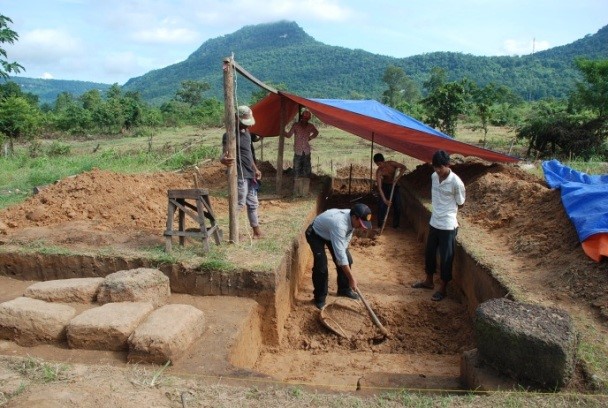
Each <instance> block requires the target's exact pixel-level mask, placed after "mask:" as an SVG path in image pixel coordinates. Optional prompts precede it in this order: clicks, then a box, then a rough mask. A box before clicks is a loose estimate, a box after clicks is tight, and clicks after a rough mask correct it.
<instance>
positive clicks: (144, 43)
mask: <svg viewBox="0 0 608 408" xmlns="http://www.w3.org/2000/svg"><path fill="white" fill-rule="evenodd" d="M0 14H2V15H4V16H7V17H9V18H10V19H11V20H13V24H11V25H9V27H10V28H11V29H12V30H14V31H16V32H17V33H18V34H19V40H18V41H17V42H16V43H15V44H12V45H11V44H6V43H5V44H3V46H4V49H5V50H6V51H7V53H8V60H9V61H10V62H12V61H17V62H18V63H20V64H21V65H23V66H24V67H25V69H26V71H25V72H22V73H21V74H20V76H25V77H30V78H54V79H72V80H82V81H93V82H102V83H108V84H112V83H118V84H121V85H122V84H124V83H125V82H126V81H127V80H128V79H129V78H132V77H136V76H140V75H143V74H145V73H146V72H148V71H151V70H153V69H158V68H163V67H166V66H168V65H171V64H174V63H177V62H180V61H183V60H185V59H186V58H187V57H188V56H189V55H190V54H191V53H192V52H194V51H195V50H196V49H197V48H198V47H199V46H200V45H201V44H202V43H203V42H205V41H206V40H208V39H210V38H215V37H218V36H222V35H226V34H230V33H233V32H234V31H236V30H238V29H239V28H241V27H243V26H245V25H252V24H259V23H268V22H274V21H279V20H288V21H295V22H296V23H297V24H298V25H299V26H300V27H302V28H303V29H304V31H306V32H307V33H308V34H309V35H311V36H312V37H314V38H315V39H316V40H318V41H321V42H323V43H325V44H328V45H336V46H341V47H346V48H352V49H354V48H357V49H363V50H365V51H369V52H372V53H375V54H383V55H389V56H393V57H398V58H401V57H408V56H412V55H418V54H423V53H428V52H434V51H454V52H462V53H466V54H472V55H485V56H497V55H525V54H530V53H532V51H533V50H534V51H542V50H544V49H547V48H552V47H556V46H560V45H565V44H569V43H571V42H573V41H576V40H578V39H580V38H583V37H584V36H585V35H587V34H595V33H596V32H597V31H598V30H599V29H600V28H602V27H603V26H605V25H607V24H608V1H607V0H568V1H566V0H298V1H295V0H262V1H260V0H0ZM228 54H229V53H228ZM227 56H228V55H227ZM235 57H236V60H237V61H238V55H236V56H235ZM253 74H255V73H253Z"/></svg>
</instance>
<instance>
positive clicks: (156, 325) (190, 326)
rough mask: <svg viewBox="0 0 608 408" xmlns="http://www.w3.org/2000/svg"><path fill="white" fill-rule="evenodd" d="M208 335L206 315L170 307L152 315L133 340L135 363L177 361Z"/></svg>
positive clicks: (131, 354)
mask: <svg viewBox="0 0 608 408" xmlns="http://www.w3.org/2000/svg"><path fill="white" fill-rule="evenodd" d="M204 331H205V315H204V313H203V312H202V311H200V310H199V309H197V308H195V307H194V306H190V305H179V304H178V305H166V306H163V307H161V308H159V309H157V310H155V311H154V312H152V313H150V315H149V316H148V317H147V319H146V320H145V321H144V322H142V323H141V324H140V325H139V327H137V328H136V329H135V331H134V332H133V334H132V335H131V336H130V337H129V354H128V356H127V359H128V360H129V362H134V363H151V364H165V363H166V362H167V361H172V362H174V361H176V360H177V359H178V358H179V357H180V356H181V355H182V354H183V353H184V352H185V351H186V350H187V349H188V348H189V347H190V345H191V344H192V343H194V342H195V341H196V340H197V339H198V338H199V337H200V336H201V335H202V333H203V332H204Z"/></svg>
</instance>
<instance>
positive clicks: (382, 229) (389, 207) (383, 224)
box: [378, 169, 403, 235]
mask: <svg viewBox="0 0 608 408" xmlns="http://www.w3.org/2000/svg"><path fill="white" fill-rule="evenodd" d="M398 173H399V169H396V170H395V177H394V178H393V186H392V187H391V196H390V198H389V199H388V207H387V209H386V214H385V215H384V220H383V221H382V228H380V232H379V233H378V235H382V231H384V227H385V226H386V220H387V219H388V213H389V212H390V211H391V207H392V206H393V193H394V192H395V185H396V184H397V181H399V179H400V178H401V176H403V173H402V174H398Z"/></svg>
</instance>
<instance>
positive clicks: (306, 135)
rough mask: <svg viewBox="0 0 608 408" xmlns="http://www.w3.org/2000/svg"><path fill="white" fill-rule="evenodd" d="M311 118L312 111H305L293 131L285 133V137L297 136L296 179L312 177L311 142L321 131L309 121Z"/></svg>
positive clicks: (294, 164) (295, 154) (295, 138)
mask: <svg viewBox="0 0 608 408" xmlns="http://www.w3.org/2000/svg"><path fill="white" fill-rule="evenodd" d="M310 118H311V114H310V111H308V110H303V111H302V113H301V114H300V120H299V121H297V122H295V123H294V124H293V125H292V126H291V129H289V131H288V132H287V133H285V137H288V138H289V137H291V136H293V135H295V137H294V141H293V170H294V177H296V178H298V177H310V174H311V173H312V165H311V160H310V151H311V149H310V141H311V140H312V139H314V138H315V137H317V136H318V135H319V131H318V130H317V128H316V127H315V125H313V124H312V123H309V122H308V121H309V120H310Z"/></svg>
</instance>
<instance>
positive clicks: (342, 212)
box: [306, 203, 372, 309]
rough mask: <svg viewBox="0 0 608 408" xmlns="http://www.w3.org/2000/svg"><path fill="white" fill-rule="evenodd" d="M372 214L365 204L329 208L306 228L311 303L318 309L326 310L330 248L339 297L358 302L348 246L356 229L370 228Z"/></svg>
mask: <svg viewBox="0 0 608 408" xmlns="http://www.w3.org/2000/svg"><path fill="white" fill-rule="evenodd" d="M371 219H372V212H371V210H370V209H369V207H368V206H367V205H365V204H361V203H357V204H355V205H354V206H353V208H352V209H350V210H349V209H337V208H332V209H329V210H327V211H325V212H323V213H321V214H319V215H318V216H317V217H316V218H315V219H314V221H313V222H312V224H310V226H309V227H308V228H307V229H306V241H307V242H308V245H309V246H310V249H311V250H312V254H313V259H314V263H313V267H312V284H313V286H314V291H313V294H314V303H315V306H316V307H317V308H318V309H323V307H325V298H326V297H327V286H328V268H327V255H326V254H325V247H327V249H329V253H330V254H331V257H332V260H333V262H334V264H335V265H336V272H337V273H338V296H346V297H349V298H351V299H358V298H359V296H358V295H357V293H356V292H355V291H356V289H357V281H356V279H355V277H354V276H353V273H352V270H351V265H352V263H353V258H352V256H351V255H350V252H349V251H348V245H349V244H350V240H351V238H352V237H353V231H354V230H355V229H357V228H361V229H371V228H372V223H371Z"/></svg>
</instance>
